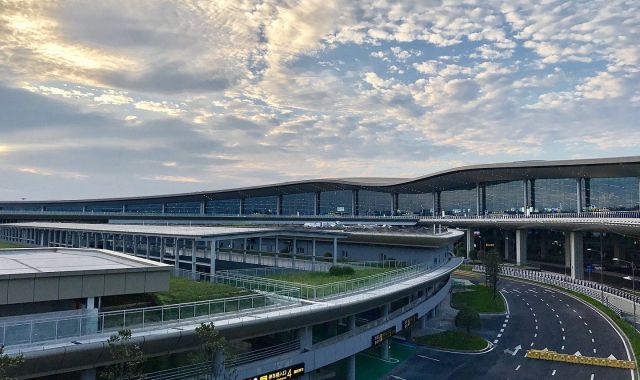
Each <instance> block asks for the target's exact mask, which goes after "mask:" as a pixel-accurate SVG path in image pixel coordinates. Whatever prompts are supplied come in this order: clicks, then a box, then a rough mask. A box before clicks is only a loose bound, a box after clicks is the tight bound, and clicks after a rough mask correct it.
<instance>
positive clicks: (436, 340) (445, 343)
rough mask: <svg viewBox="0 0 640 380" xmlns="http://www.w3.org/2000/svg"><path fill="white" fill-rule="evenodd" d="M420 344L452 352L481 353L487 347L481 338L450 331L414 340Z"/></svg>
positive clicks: (484, 340)
mask: <svg viewBox="0 0 640 380" xmlns="http://www.w3.org/2000/svg"><path fill="white" fill-rule="evenodd" d="M414 341H415V342H416V343H418V344H422V345H426V346H431V347H437V348H446V349H451V350H465V351H480V350H483V349H485V348H486V347H487V344H488V343H487V341H486V339H484V338H483V337H481V336H477V335H467V334H465V333H464V332H461V331H456V330H449V331H443V332H440V333H437V334H431V335H426V336H421V337H416V338H414Z"/></svg>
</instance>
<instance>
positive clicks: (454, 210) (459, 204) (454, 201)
mask: <svg viewBox="0 0 640 380" xmlns="http://www.w3.org/2000/svg"><path fill="white" fill-rule="evenodd" d="M440 209H441V210H442V211H444V212H445V214H446V215H475V214H476V189H475V188H474V189H470V190H464V189H463V190H447V191H443V192H441V193H440Z"/></svg>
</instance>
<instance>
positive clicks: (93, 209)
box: [86, 205, 129, 212]
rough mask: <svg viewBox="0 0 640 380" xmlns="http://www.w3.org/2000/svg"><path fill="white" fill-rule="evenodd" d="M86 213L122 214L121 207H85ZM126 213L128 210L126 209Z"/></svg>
mask: <svg viewBox="0 0 640 380" xmlns="http://www.w3.org/2000/svg"><path fill="white" fill-rule="evenodd" d="M86 210H87V212H122V205H87V208H86ZM127 211H129V208H128V207H127Z"/></svg>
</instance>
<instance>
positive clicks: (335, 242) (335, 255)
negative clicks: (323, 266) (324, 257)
mask: <svg viewBox="0 0 640 380" xmlns="http://www.w3.org/2000/svg"><path fill="white" fill-rule="evenodd" d="M337 263H338V238H333V265H336V264H337Z"/></svg>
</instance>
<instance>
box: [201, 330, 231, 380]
mask: <svg viewBox="0 0 640 380" xmlns="http://www.w3.org/2000/svg"><path fill="white" fill-rule="evenodd" d="M196 335H197V337H198V341H199V342H200V351H199V352H200V355H201V357H202V359H203V360H204V361H205V362H208V363H209V364H210V370H211V373H212V374H213V375H214V376H215V377H216V379H217V378H225V376H224V373H223V372H224V362H223V359H224V349H225V347H226V340H225V339H224V337H223V336H222V334H220V331H218V330H216V329H215V326H214V324H213V322H209V323H201V324H200V326H199V327H196ZM221 375H222V376H221Z"/></svg>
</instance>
